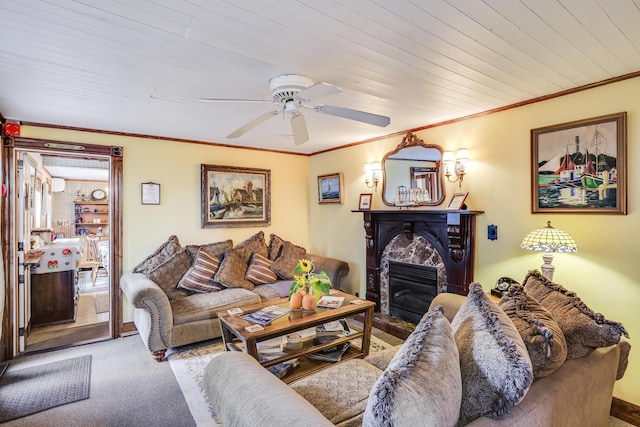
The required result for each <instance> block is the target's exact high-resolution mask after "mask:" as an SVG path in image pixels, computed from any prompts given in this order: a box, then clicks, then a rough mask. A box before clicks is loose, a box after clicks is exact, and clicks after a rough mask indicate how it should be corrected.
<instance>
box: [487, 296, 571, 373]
mask: <svg viewBox="0 0 640 427" xmlns="http://www.w3.org/2000/svg"><path fill="white" fill-rule="evenodd" d="M498 306H499V307H500V308H501V309H502V310H503V311H504V312H505V313H506V314H507V316H509V319H511V321H512V322H513V324H514V325H515V326H516V328H517V329H518V332H519V333H520V336H521V337H522V340H523V341H524V345H525V346H526V347H527V351H528V353H529V358H530V359H531V364H532V365H533V377H534V378H535V379H538V378H542V377H546V376H547V375H549V374H551V373H553V372H555V371H556V370H557V369H558V368H559V367H560V366H562V364H563V363H564V361H565V360H566V359H567V342H566V341H565V339H564V334H563V333H562V330H561V329H560V326H558V323H557V322H556V321H555V320H554V319H553V317H552V316H551V314H550V313H549V312H548V311H547V310H545V308H544V307H542V306H541V305H540V304H539V303H538V302H537V301H536V300H535V299H534V298H532V297H531V296H529V295H527V294H526V293H525V291H524V288H523V286H522V285H520V284H514V285H511V286H510V287H509V290H508V291H507V292H506V293H505V294H504V295H503V296H502V298H501V299H500V303H499V304H498Z"/></svg>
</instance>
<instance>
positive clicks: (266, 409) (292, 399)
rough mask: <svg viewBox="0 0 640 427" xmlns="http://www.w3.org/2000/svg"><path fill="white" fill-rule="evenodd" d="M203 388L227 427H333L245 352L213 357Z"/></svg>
mask: <svg viewBox="0 0 640 427" xmlns="http://www.w3.org/2000/svg"><path fill="white" fill-rule="evenodd" d="M204 388H205V393H206V394H207V397H208V400H209V402H210V403H211V405H212V406H213V408H214V409H215V411H216V414H217V415H218V419H219V421H220V423H221V424H222V425H223V426H225V427H234V426H249V425H254V426H314V427H315V426H318V427H319V426H333V424H332V423H330V422H329V420H327V419H326V418H325V417H324V416H323V415H322V414H321V413H320V412H319V411H318V410H317V409H316V408H315V407H314V406H313V405H311V403H309V402H308V401H307V400H305V399H304V398H303V397H302V396H300V395H299V394H298V393H296V392H295V391H293V389H292V388H290V387H289V386H288V385H286V384H285V383H283V382H282V381H280V380H279V379H278V378H277V377H276V376H275V375H273V374H271V373H270V372H269V371H267V370H266V369H265V368H263V367H262V366H260V364H259V363H258V362H257V361H256V360H255V359H254V358H253V357H251V356H249V355H248V354H246V353H243V352H236V351H231V352H224V353H221V354H220V355H218V356H216V357H214V358H213V359H212V360H211V362H209V365H207V368H206V369H205V373H204Z"/></svg>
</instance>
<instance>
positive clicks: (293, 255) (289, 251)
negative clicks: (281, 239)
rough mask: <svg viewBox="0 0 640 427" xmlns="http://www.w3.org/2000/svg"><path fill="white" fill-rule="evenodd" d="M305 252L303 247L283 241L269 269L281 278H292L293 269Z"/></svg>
mask: <svg viewBox="0 0 640 427" xmlns="http://www.w3.org/2000/svg"><path fill="white" fill-rule="evenodd" d="M306 254H307V250H306V249H305V248H303V247H300V246H296V245H294V244H293V243H290V242H285V243H284V245H282V250H281V251H280V256H279V257H278V258H277V259H276V260H275V261H273V264H271V270H272V271H273V272H274V273H276V274H277V275H278V277H280V278H281V279H286V280H291V279H293V269H294V268H296V265H298V261H300V260H301V259H302V258H304V257H305V256H306Z"/></svg>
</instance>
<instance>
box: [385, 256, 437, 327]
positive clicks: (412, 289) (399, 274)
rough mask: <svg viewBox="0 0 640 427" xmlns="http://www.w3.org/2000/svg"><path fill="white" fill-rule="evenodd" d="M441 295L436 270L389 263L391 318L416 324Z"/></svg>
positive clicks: (409, 264)
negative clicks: (438, 295) (439, 294)
mask: <svg viewBox="0 0 640 427" xmlns="http://www.w3.org/2000/svg"><path fill="white" fill-rule="evenodd" d="M437 294H438V269H437V268H436V267H432V266H427V265H420V264H413V263H406V262H399V261H394V260H389V314H390V315H391V316H394V317H397V318H400V319H403V320H407V321H409V322H412V323H415V324H417V323H418V322H420V319H421V318H422V316H423V315H424V314H425V313H426V312H427V311H428V310H429V305H430V304H431V301H433V299H434V298H435V297H436V295H437Z"/></svg>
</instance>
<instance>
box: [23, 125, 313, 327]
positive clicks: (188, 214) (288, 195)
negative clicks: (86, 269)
mask: <svg viewBox="0 0 640 427" xmlns="http://www.w3.org/2000/svg"><path fill="white" fill-rule="evenodd" d="M21 135H22V136H23V137H26V138H42V139H52V140H60V141H69V142H83V143H90V144H100V145H105V144H106V145H118V146H122V147H124V171H123V175H124V185H123V187H124V200H123V218H124V224H123V248H122V250H123V267H124V269H125V271H126V270H128V269H131V268H133V267H134V266H135V265H136V264H137V263H139V262H140V261H141V260H142V259H144V257H145V256H147V255H148V254H149V253H151V252H153V251H154V250H155V249H156V248H157V247H158V246H159V245H160V244H161V243H162V242H164V241H165V240H166V239H167V237H169V236H170V235H172V234H175V235H176V236H178V239H179V240H180V243H181V244H182V245H187V244H200V243H211V242H217V241H221V240H226V239H233V241H234V242H235V243H239V242H241V241H242V240H244V239H246V238H248V237H250V236H252V235H253V234H255V233H257V232H258V231H260V230H263V231H264V233H265V238H266V240H267V242H268V240H269V235H270V233H275V234H277V235H279V236H281V237H283V238H285V239H287V240H291V241H292V242H295V243H296V244H298V245H301V246H304V247H307V248H308V247H309V246H310V245H309V234H308V230H309V222H308V214H307V206H308V195H307V188H308V180H309V158H308V157H306V156H298V155H290V154H281V153H270V152H264V151H256V150H246V149H233V148H228V147H215V146H210V145H205V144H184V143H179V142H172V141H166V140H160V139H146V138H131V137H121V136H113V135H105V134H98V133H86V132H71V131H65V130H57V129H47V128H36V127H30V126H23V127H22V130H21ZM200 164H210V165H227V166H238V167H251V168H260V169H270V170H271V226H270V227H263V228H255V227H248V228H244V227H243V228H208V229H202V228H200ZM149 181H151V182H156V183H159V184H160V201H161V203H160V205H142V204H141V203H140V184H141V183H143V182H149ZM123 318H124V321H125V322H128V321H132V320H133V308H132V306H131V305H130V304H129V303H128V302H125V305H124V312H123Z"/></svg>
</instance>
